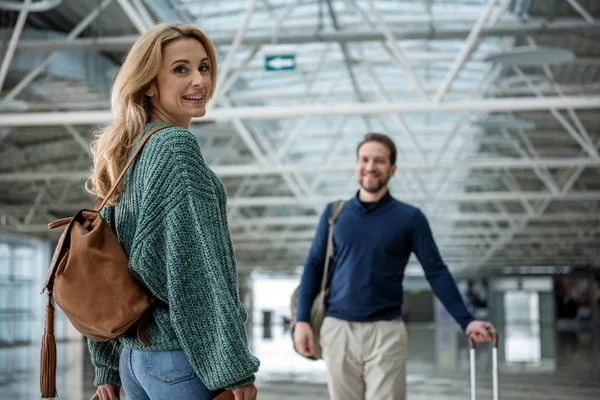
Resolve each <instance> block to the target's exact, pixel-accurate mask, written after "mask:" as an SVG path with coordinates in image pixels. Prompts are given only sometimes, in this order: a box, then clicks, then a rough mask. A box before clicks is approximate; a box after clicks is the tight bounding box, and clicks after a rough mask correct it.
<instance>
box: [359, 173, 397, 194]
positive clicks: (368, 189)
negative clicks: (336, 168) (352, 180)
mask: <svg viewBox="0 0 600 400" xmlns="http://www.w3.org/2000/svg"><path fill="white" fill-rule="evenodd" d="M364 179H365V178H364V177H361V178H360V179H359V180H358V184H359V185H360V187H361V188H363V189H364V190H365V191H366V192H367V193H377V192H379V191H380V190H381V189H382V188H383V187H384V186H385V185H386V184H387V183H388V181H389V180H390V179H389V178H380V177H378V178H376V179H377V184H376V185H373V186H371V187H368V186H366V185H363V180H364Z"/></svg>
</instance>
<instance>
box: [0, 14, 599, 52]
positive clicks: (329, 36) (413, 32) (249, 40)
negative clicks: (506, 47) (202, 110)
mask: <svg viewBox="0 0 600 400" xmlns="http://www.w3.org/2000/svg"><path fill="white" fill-rule="evenodd" d="M470 31H471V25H469V26H465V27H460V28H450V27H444V28H441V27H435V26H426V25H423V26H420V27H413V28H411V29H404V30H399V29H396V30H391V31H390V32H391V33H392V34H393V36H394V37H395V38H396V40H419V39H421V40H424V39H429V40H436V39H464V38H465V37H467V35H468V34H469V32H470ZM599 31H600V23H598V22H596V23H593V24H590V23H588V22H585V21H579V22H578V21H572V20H568V21H560V20H559V21H553V22H548V21H545V20H535V21H530V22H528V23H526V24H523V23H520V22H510V23H505V24H500V25H497V26H494V27H489V28H484V29H483V30H482V31H481V33H480V36H481V37H489V36H513V35H527V34H529V35H536V34H544V35H562V34H564V33H570V34H578V33H590V34H594V33H598V32H599ZM138 37H139V36H137V35H131V36H108V37H96V38H85V39H78V40H74V41H70V42H64V41H63V40H23V41H21V42H20V43H19V44H18V46H17V49H18V50H19V51H21V52H26V51H34V52H39V51H52V50H69V51H73V50H77V51H102V50H104V51H126V50H128V49H129V48H130V47H131V46H132V45H133V44H134V43H135V41H136V40H137V39H138ZM211 40H212V42H213V44H215V45H217V46H221V45H230V44H231V43H232V41H233V36H232V35H230V34H227V35H222V34H215V35H211ZM384 40H386V37H385V35H384V34H383V33H382V32H379V31H375V30H373V31H360V30H353V31H341V32H311V33H288V34H279V35H278V36H277V43H278V44H302V43H324V42H346V43H348V42H368V41H377V42H380V41H384ZM272 42H273V37H272V35H271V34H248V35H246V36H245V37H244V39H243V40H242V43H243V44H244V45H247V46H262V45H266V44H271V43H272ZM4 45H6V43H4V42H0V46H4Z"/></svg>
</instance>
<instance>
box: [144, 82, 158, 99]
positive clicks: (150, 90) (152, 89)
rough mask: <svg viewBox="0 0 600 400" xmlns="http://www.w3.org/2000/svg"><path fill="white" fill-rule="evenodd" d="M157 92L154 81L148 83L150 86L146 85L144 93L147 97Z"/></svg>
mask: <svg viewBox="0 0 600 400" xmlns="http://www.w3.org/2000/svg"><path fill="white" fill-rule="evenodd" d="M157 94H158V90H156V85H155V84H154V82H152V83H151V84H150V86H149V87H148V89H147V90H146V93H145V95H146V96H148V97H154V96H156V95H157Z"/></svg>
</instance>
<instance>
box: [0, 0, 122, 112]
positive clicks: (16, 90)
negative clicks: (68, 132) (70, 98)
mask: <svg viewBox="0 0 600 400" xmlns="http://www.w3.org/2000/svg"><path fill="white" fill-rule="evenodd" d="M112 1H113V0H103V1H102V3H101V4H100V5H98V7H96V8H95V9H94V10H92V11H91V12H90V13H89V14H88V15H87V16H86V17H85V18H84V19H82V20H81V21H80V22H79V23H78V24H77V25H76V26H75V27H74V28H73V29H72V30H71V32H69V34H68V35H67V37H66V39H65V40H73V39H75V38H76V37H77V36H79V35H80V34H81V32H83V31H84V30H85V29H86V28H87V27H88V26H89V25H90V24H91V23H92V22H93V21H94V20H95V19H96V18H97V17H98V15H100V13H101V12H102V11H103V10H104V9H105V8H106V7H108V5H109V4H110V3H112ZM57 53H58V52H57V51H53V52H51V53H50V54H48V55H47V56H46V57H45V58H44V59H43V60H42V62H41V63H39V64H38V65H37V66H36V67H35V68H34V69H32V70H31V71H29V72H28V73H27V75H25V76H24V77H23V78H22V79H21V81H20V82H19V83H18V84H16V85H15V86H14V87H13V88H12V89H11V90H10V92H8V93H7V94H6V96H4V97H3V98H2V99H0V108H2V107H4V106H5V105H6V104H7V103H8V102H9V101H10V100H12V99H14V98H15V97H16V96H18V95H19V94H20V93H21V92H22V91H23V89H25V87H27V85H29V84H30V83H31V82H32V81H33V80H34V79H35V78H36V77H37V76H38V75H39V74H40V73H41V72H42V71H43V70H44V69H45V68H46V67H47V66H48V64H50V62H52V60H53V59H54V56H56V54H57ZM104 103H105V104H107V105H108V102H104ZM63 106H66V105H65V104H63ZM54 107H55V106H54Z"/></svg>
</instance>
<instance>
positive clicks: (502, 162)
mask: <svg viewBox="0 0 600 400" xmlns="http://www.w3.org/2000/svg"><path fill="white" fill-rule="evenodd" d="M599 166H600V160H592V159H589V158H584V157H578V158H548V159H539V160H523V159H519V158H514V159H510V158H508V159H507V158H501V159H497V160H482V161H467V162H465V161H463V162H455V163H440V164H433V163H426V162H424V163H404V164H398V165H397V169H398V171H444V170H464V171H470V170H475V169H477V170H481V169H492V170H496V169H531V168H535V167H545V168H572V167H599ZM211 168H212V169H213V170H214V171H215V172H216V173H217V174H218V175H219V176H221V177H233V176H249V175H274V174H282V173H284V172H296V173H306V174H318V173H323V172H353V171H354V170H355V168H356V166H355V165H354V164H353V163H349V164H335V165H315V164H308V165H307V164H286V165H277V166H273V165H254V164H252V165H243V164H239V165H214V166H211ZM88 177H89V171H62V172H44V171H35V172H26V171H23V172H10V173H2V174H0V182H15V181H21V182H25V181H29V182H34V181H42V180H84V179H86V178H88Z"/></svg>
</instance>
